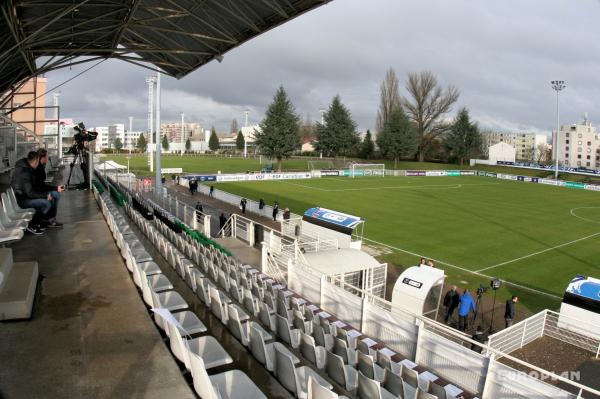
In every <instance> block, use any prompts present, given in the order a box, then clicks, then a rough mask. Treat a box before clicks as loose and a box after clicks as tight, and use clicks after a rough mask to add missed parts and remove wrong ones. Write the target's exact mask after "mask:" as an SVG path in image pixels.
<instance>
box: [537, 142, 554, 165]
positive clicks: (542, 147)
mask: <svg viewBox="0 0 600 399" xmlns="http://www.w3.org/2000/svg"><path fill="white" fill-rule="evenodd" d="M549 150H550V147H549V146H548V144H546V143H540V144H538V145H537V148H536V149H535V155H536V159H535V160H536V162H537V163H539V164H545V163H546V162H548V152H549ZM550 158H551V157H550Z"/></svg>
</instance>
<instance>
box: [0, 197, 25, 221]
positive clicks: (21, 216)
mask: <svg viewBox="0 0 600 399" xmlns="http://www.w3.org/2000/svg"><path fill="white" fill-rule="evenodd" d="M2 209H4V212H5V213H6V216H7V217H8V218H9V219H10V220H25V221H30V220H31V219H32V218H33V213H31V212H29V211H22V212H18V211H16V210H15V209H14V208H13V205H12V204H11V202H10V199H9V197H8V194H6V193H2Z"/></svg>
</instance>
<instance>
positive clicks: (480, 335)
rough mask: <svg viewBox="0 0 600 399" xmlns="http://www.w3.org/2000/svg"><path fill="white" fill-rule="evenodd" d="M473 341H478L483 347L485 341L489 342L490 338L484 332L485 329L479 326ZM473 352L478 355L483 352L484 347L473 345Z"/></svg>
mask: <svg viewBox="0 0 600 399" xmlns="http://www.w3.org/2000/svg"><path fill="white" fill-rule="evenodd" d="M471 339H472V340H473V341H477V342H479V343H480V344H482V345H483V344H484V343H485V341H487V340H488V336H487V334H486V333H484V332H483V328H482V327H481V326H477V331H475V334H473V336H472V337H471ZM471 350H474V351H475V352H477V353H481V351H482V350H483V347H481V346H479V345H477V344H471Z"/></svg>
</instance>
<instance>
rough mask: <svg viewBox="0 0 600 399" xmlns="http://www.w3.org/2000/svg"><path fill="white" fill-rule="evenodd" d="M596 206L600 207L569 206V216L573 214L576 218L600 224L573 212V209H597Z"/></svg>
mask: <svg viewBox="0 0 600 399" xmlns="http://www.w3.org/2000/svg"><path fill="white" fill-rule="evenodd" d="M598 208H600V206H580V207H579V208H571V210H570V211H569V213H570V214H571V216H575V217H576V218H577V219H581V220H584V221H586V222H589V223H596V224H600V221H597V220H593V219H588V218H584V217H582V216H579V215H578V214H577V213H575V211H576V210H578V209H598Z"/></svg>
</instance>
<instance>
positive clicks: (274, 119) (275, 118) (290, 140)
mask: <svg viewBox="0 0 600 399" xmlns="http://www.w3.org/2000/svg"><path fill="white" fill-rule="evenodd" d="M298 125H299V118H298V116H297V115H296V112H295V110H294V106H293V104H292V102H291V101H290V99H289V98H288V96H287V93H286V92H285V90H284V88H283V86H280V87H279V89H278V90H277V93H276V94H275V97H274V98H273V102H272V103H271V105H269V108H268V109H267V113H266V117H265V119H263V121H262V122H261V123H260V131H259V130H255V131H254V142H255V143H256V145H257V147H258V148H259V149H260V151H261V152H262V153H263V154H264V155H266V156H268V157H270V158H275V159H277V170H279V171H281V166H282V160H283V158H289V157H290V156H291V155H292V154H293V153H294V152H295V151H298V150H299V149H300V147H301V144H302V143H301V139H300V133H299V126H298Z"/></svg>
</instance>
